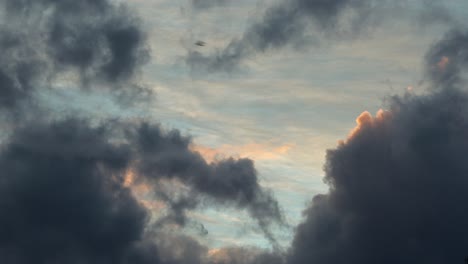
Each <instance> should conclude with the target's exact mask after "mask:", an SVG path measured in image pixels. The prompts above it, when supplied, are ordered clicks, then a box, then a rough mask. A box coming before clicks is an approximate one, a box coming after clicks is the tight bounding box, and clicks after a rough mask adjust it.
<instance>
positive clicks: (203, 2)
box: [191, 0, 230, 9]
mask: <svg viewBox="0 0 468 264" xmlns="http://www.w3.org/2000/svg"><path fill="white" fill-rule="evenodd" d="M191 2H192V6H193V7H194V8H195V9H206V8H211V7H215V6H224V5H226V4H228V3H229V2H230V1H229V0H191Z"/></svg>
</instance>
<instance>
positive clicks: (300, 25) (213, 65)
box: [186, 0, 383, 71]
mask: <svg viewBox="0 0 468 264" xmlns="http://www.w3.org/2000/svg"><path fill="white" fill-rule="evenodd" d="M381 5H383V4H382V2H378V1H372V0H356V1H353V0H332V1H316V0H293V1H281V2H280V3H277V4H274V5H273V6H271V7H270V8H268V9H267V10H266V12H265V14H264V15H263V17H261V18H260V19H259V20H256V21H255V22H254V23H252V24H250V25H249V26H248V27H247V29H246V31H245V32H244V33H243V35H242V37H241V38H240V39H234V40H232V41H231V42H230V43H229V44H228V45H227V46H226V48H225V49H223V50H221V51H217V52H215V53H214V54H208V55H202V54H200V53H195V52H189V54H188V57H187V59H186V62H187V64H188V65H190V66H192V67H193V68H194V69H195V70H207V71H230V70H233V69H236V68H237V67H238V66H239V65H238V64H239V63H240V62H242V61H243V60H244V59H245V58H247V57H250V56H255V54H256V53H262V52H266V51H268V50H271V49H279V48H283V47H285V46H288V45H289V46H299V45H303V44H304V43H305V42H310V41H311V36H310V34H309V33H310V32H311V30H312V31H313V32H315V34H316V36H314V37H313V38H312V41H313V42H315V43H316V44H317V42H318V41H320V39H321V38H323V39H327V38H328V39H335V38H346V39H349V38H354V37H356V35H359V34H361V33H362V32H364V31H366V30H367V28H370V24H372V23H371V22H376V21H377V17H378V15H377V14H375V13H376V10H377V8H378V7H380V6H381ZM374 19H375V20H374ZM319 36H320V37H319Z"/></svg>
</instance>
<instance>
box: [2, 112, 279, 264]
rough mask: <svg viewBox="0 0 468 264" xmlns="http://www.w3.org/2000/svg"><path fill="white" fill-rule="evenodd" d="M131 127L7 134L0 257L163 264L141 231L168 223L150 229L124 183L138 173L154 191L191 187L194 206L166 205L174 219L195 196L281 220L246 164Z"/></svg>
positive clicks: (21, 262)
mask: <svg viewBox="0 0 468 264" xmlns="http://www.w3.org/2000/svg"><path fill="white" fill-rule="evenodd" d="M128 125H129V124H125V123H121V122H118V121H112V122H103V123H101V124H100V125H92V124H91V123H90V121H88V120H86V119H75V118H69V119H65V120H60V121H50V122H48V121H44V120H41V119H39V120H38V121H37V122H25V123H19V125H18V126H17V127H15V128H13V131H12V133H11V134H10V136H9V137H8V138H6V139H5V140H4V141H3V143H2V148H1V151H0V167H1V168H2V177H1V181H0V200H1V202H0V205H1V206H0V235H1V237H0V259H3V260H6V261H7V263H11V264H29V263H59V262H67V263H123V264H127V263H128V264H130V263H160V258H159V255H158V253H157V251H155V249H157V248H158V245H157V244H155V242H154V241H155V240H157V239H162V238H158V237H152V236H151V235H150V234H148V233H147V232H148V231H151V230H152V229H156V230H163V229H164V225H160V226H153V225H150V223H151V222H150V221H149V220H150V218H149V212H147V209H146V208H145V207H143V206H142V204H141V203H140V202H139V201H138V200H137V199H136V198H135V197H134V195H133V194H132V191H131V189H129V187H128V186H127V185H126V184H125V179H126V175H127V173H128V172H129V171H130V170H134V169H137V172H138V177H141V178H144V179H147V180H148V181H147V182H148V183H149V184H150V185H149V186H150V188H151V189H152V190H153V191H154V192H155V193H157V194H168V193H165V192H163V191H164V190H162V191H161V189H160V188H158V187H159V186H158V185H159V184H160V182H158V181H157V180H156V179H163V178H166V179H167V178H173V179H178V180H180V181H181V182H182V183H183V184H185V186H186V187H187V188H189V189H190V190H191V192H189V193H190V194H194V199H193V201H195V203H194V202H192V201H191V200H189V199H190V198H192V197H186V199H187V200H182V201H177V200H175V202H172V200H171V198H172V197H171V196H169V198H168V199H166V200H164V199H163V200H164V201H169V202H170V203H169V206H171V208H170V209H172V210H173V215H175V216H178V217H180V218H185V217H186V216H185V215H184V212H185V211H186V210H192V209H194V208H195V207H196V206H197V202H196V201H197V200H196V197H197V196H200V197H202V198H203V197H205V198H206V199H208V200H209V204H212V205H216V204H218V205H227V206H234V207H236V208H239V209H244V208H245V209H247V210H248V211H249V212H250V213H251V215H252V217H254V218H255V219H258V221H259V224H260V225H263V226H264V227H265V228H268V225H269V224H270V223H272V222H275V221H280V220H281V219H282V218H281V215H280V212H279V207H278V204H277V202H276V200H274V198H273V197H272V196H271V195H270V194H269V193H268V192H267V191H266V190H264V189H263V188H261V187H260V186H259V184H258V179H257V177H256V172H255V170H254V168H253V163H252V161H250V160H245V159H241V160H233V159H228V160H223V161H219V162H218V163H214V164H207V163H206V161H205V160H204V159H203V158H202V157H201V156H200V155H199V154H198V153H196V152H192V151H190V150H189V149H188V146H189V143H190V140H189V138H187V137H183V136H181V135H180V133H179V132H178V131H176V130H173V131H170V132H167V133H166V132H164V131H162V130H161V129H160V128H159V127H158V126H155V125H149V124H148V123H143V124H140V125H136V126H135V128H126V126H128ZM160 197H161V196H160ZM187 201H188V203H185V202H187ZM205 205H207V201H205ZM208 206H209V205H208ZM171 220H172V219H167V221H171ZM176 223H177V221H176ZM179 224H184V222H179ZM205 232H206V230H205Z"/></svg>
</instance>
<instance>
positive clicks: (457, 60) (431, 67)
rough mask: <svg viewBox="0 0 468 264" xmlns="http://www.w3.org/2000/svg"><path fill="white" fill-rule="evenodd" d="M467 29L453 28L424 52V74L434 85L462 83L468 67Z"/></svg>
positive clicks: (456, 84)
mask: <svg viewBox="0 0 468 264" xmlns="http://www.w3.org/2000/svg"><path fill="white" fill-rule="evenodd" d="M467 44H468V31H467V30H465V29H453V30H451V31H450V32H448V33H446V34H445V35H444V37H443V38H442V39H441V40H439V41H437V42H436V43H434V44H433V45H432V47H431V48H430V50H429V52H428V53H427V54H426V58H425V59H426V74H427V77H428V78H429V79H431V81H432V82H433V84H434V85H435V86H436V87H439V88H441V87H442V88H445V87H454V86H458V87H460V85H464V82H463V81H464V78H463V75H464V73H465V72H466V70H467V69H468V67H467V66H468V47H467Z"/></svg>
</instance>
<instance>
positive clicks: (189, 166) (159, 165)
mask: <svg viewBox="0 0 468 264" xmlns="http://www.w3.org/2000/svg"><path fill="white" fill-rule="evenodd" d="M134 132H136V135H133V136H132V138H134V139H136V140H137V142H135V143H134V144H135V145H136V146H138V148H137V149H138V152H139V154H138V155H139V157H140V158H139V159H138V163H137V168H138V172H139V173H138V174H140V175H144V176H145V178H149V179H152V180H155V181H157V180H160V179H177V180H180V181H181V182H182V183H184V184H186V185H188V186H191V187H193V189H192V191H194V192H195V193H189V196H188V197H181V198H180V197H179V199H178V200H175V201H171V203H170V204H171V205H172V206H173V207H174V209H175V212H178V213H177V214H176V215H175V219H177V220H178V222H179V223H183V222H184V219H183V218H181V217H183V216H184V214H183V212H184V210H185V209H190V208H194V207H196V206H197V198H198V196H197V195H202V196H205V197H207V198H208V200H206V199H205V200H204V202H205V203H207V202H208V203H215V204H218V205H231V206H235V207H237V208H240V209H247V210H248V212H249V213H250V215H251V216H252V217H253V218H254V219H256V220H257V221H258V222H259V224H260V226H261V227H262V228H263V229H264V230H265V231H267V230H268V227H269V226H270V224H272V223H280V224H282V223H283V217H282V214H281V211H280V208H279V205H278V202H277V201H276V200H275V198H274V197H273V196H272V194H271V193H269V192H268V191H267V190H265V189H263V188H262V187H261V186H260V185H259V183H258V177H257V172H256V170H255V167H254V164H253V161H252V160H250V159H233V158H228V159H224V160H220V161H216V162H213V163H207V162H206V161H205V159H204V158H203V157H202V156H201V155H200V154H199V153H197V152H193V151H191V150H190V148H189V147H190V143H191V140H190V138H188V137H184V136H182V135H180V133H179V132H178V131H176V130H173V131H170V132H168V133H167V134H166V133H164V132H163V131H162V130H161V129H160V128H159V127H158V126H154V125H150V124H143V125H142V126H140V127H139V128H138V129H137V130H136V131H134ZM165 200H171V199H170V198H169V197H168V196H167V195H166V198H165Z"/></svg>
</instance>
